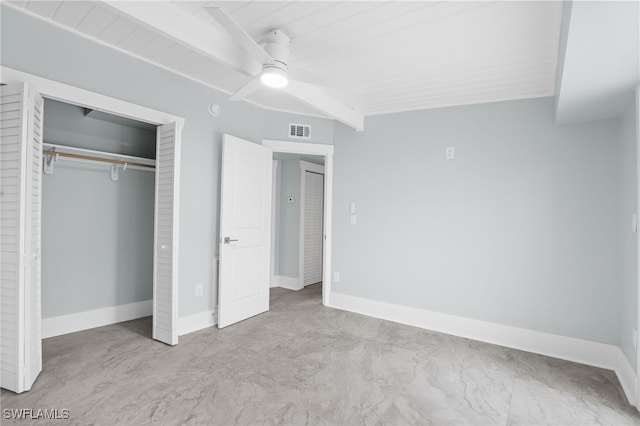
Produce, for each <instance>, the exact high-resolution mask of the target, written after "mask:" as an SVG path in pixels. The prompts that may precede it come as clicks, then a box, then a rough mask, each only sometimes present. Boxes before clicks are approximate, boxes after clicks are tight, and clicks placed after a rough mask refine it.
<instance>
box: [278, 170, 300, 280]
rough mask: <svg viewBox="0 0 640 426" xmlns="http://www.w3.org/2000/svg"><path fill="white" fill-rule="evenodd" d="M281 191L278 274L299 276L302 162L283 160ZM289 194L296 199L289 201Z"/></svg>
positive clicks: (280, 171)
mask: <svg viewBox="0 0 640 426" xmlns="http://www.w3.org/2000/svg"><path fill="white" fill-rule="evenodd" d="M278 169H279V174H280V191H279V199H278V200H277V202H278V205H279V208H280V216H279V218H278V222H277V224H276V235H277V239H276V252H277V253H278V255H277V258H276V259H277V264H276V275H284V276H286V277H298V260H299V250H300V162H299V160H294V159H289V160H281V161H280V165H279V166H278ZM289 196H293V197H294V199H295V201H294V202H293V203H289V202H288V198H289Z"/></svg>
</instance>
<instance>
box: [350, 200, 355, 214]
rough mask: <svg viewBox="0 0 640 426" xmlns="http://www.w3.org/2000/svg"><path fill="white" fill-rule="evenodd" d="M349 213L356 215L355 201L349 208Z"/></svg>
mask: <svg viewBox="0 0 640 426" xmlns="http://www.w3.org/2000/svg"><path fill="white" fill-rule="evenodd" d="M349 211H350V212H351V214H356V202H355V201H352V202H351V206H350V207H349Z"/></svg>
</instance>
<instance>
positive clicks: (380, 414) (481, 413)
mask: <svg viewBox="0 0 640 426" xmlns="http://www.w3.org/2000/svg"><path fill="white" fill-rule="evenodd" d="M150 329H151V319H150V318H143V319H139V320H135V321H128V322H124V323H120V324H115V325H110V326H106V327H101V328H97V329H93V330H86V331H82V332H78V333H73V334H68V335H65V336H58V337H54V338H51V339H46V340H44V341H43V352H44V368H43V372H42V373H41V375H40V377H39V378H38V380H37V382H36V383H35V385H34V387H33V389H32V390H31V391H29V392H26V393H23V394H21V395H15V394H13V393H11V392H7V391H4V390H3V391H2V394H1V395H0V399H1V405H2V408H3V409H7V408H9V409H11V408H33V409H39V408H42V409H44V408H49V409H59V410H61V409H68V410H69V415H70V419H69V420H57V421H43V420H33V421H32V422H31V423H33V424H38V425H44V424H65V425H69V424H77V425H144V424H157V425H235V424H239V425H246V424H286V425H300V424H319V425H360V424H372V425H373V424H389V425H413V424H433V425H521V424H522V425H538V424H557V425H588V424H609V425H626V424H640V416H639V415H638V412H637V411H636V410H635V409H634V408H633V407H631V406H630V405H629V404H628V402H627V401H626V399H625V396H624V394H623V392H622V389H621V387H620V384H619V383H618V380H617V379H616V376H615V374H614V373H613V372H611V371H608V370H602V369H598V368H593V367H587V366H584V365H580V364H575V363H571V362H566V361H561V360H557V359H552V358H548V357H544V356H540V355H535V354H531V353H527V352H521V351H517V350H512V349H507V348H503V347H500V346H495V345H489V344H484V343H479V342H475V341H472V340H467V339H463V338H458V337H453V336H449V335H445V334H440V333H434V332H429V331H426V330H421V329H418V328H413V327H408V326H404V325H399V324H395V323H392V322H388V321H382V320H377V319H374V318H369V317H366V316H362V315H357V314H353V313H349V312H344V311H339V310H335V309H331V308H326V307H324V306H322V304H321V297H320V286H319V285H314V286H310V287H307V288H305V289H304V290H301V291H298V292H294V291H289V290H284V289H272V295H271V310H270V311H269V312H267V313H265V314H263V315H260V316H257V317H254V318H251V319H248V320H246V321H243V322H241V323H239V324H236V325H234V326H231V327H228V328H226V329H223V330H218V329H217V328H215V327H212V328H209V329H205V330H201V331H199V332H195V333H191V334H189V335H186V336H182V337H180V343H179V345H178V346H176V347H169V346H167V345H164V344H162V343H159V342H156V341H154V340H151V339H150V332H151V330H150ZM1 423H2V425H11V424H29V422H27V421H13V420H7V419H4V418H3V419H2V420H1Z"/></svg>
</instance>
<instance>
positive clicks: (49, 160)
mask: <svg viewBox="0 0 640 426" xmlns="http://www.w3.org/2000/svg"><path fill="white" fill-rule="evenodd" d="M56 161H58V153H57V152H56V150H55V148H54V149H52V150H50V151H47V152H45V153H44V161H43V169H42V171H43V172H44V174H45V175H52V174H53V164H54V163H55V162H56Z"/></svg>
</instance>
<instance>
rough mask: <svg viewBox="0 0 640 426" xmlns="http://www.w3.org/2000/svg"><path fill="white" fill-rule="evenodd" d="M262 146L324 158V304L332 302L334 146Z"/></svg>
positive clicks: (281, 143) (270, 143) (273, 143)
mask: <svg viewBox="0 0 640 426" xmlns="http://www.w3.org/2000/svg"><path fill="white" fill-rule="evenodd" d="M262 145H264V146H266V147H268V148H271V150H272V151H273V152H282V153H287V154H303V155H322V156H324V244H323V247H322V262H323V267H322V304H323V305H325V306H329V305H330V301H331V251H332V247H333V245H332V244H333V239H332V229H333V228H332V221H333V149H334V147H333V145H326V144H319V143H308V142H290V141H281V140H273V139H263V140H262ZM299 279H300V278H299Z"/></svg>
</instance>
